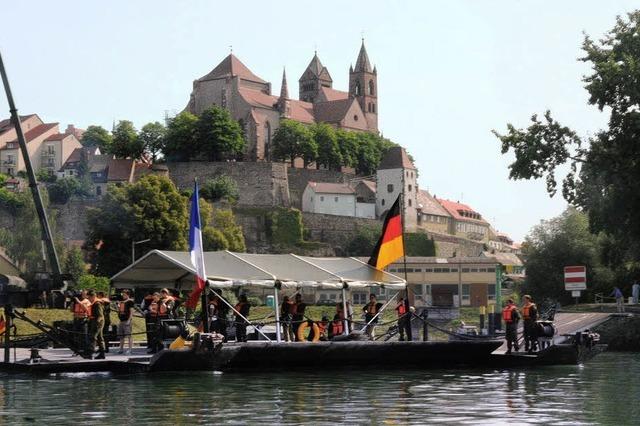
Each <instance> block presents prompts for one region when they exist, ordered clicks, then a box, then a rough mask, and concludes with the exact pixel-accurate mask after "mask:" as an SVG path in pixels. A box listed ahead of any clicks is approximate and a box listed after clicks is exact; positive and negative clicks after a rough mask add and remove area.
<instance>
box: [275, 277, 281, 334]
mask: <svg viewBox="0 0 640 426" xmlns="http://www.w3.org/2000/svg"><path fill="white" fill-rule="evenodd" d="M275 284H276V285H275V286H274V287H273V309H274V311H275V313H276V342H278V343H280V342H281V341H282V338H281V337H280V306H279V305H280V304H279V303H278V290H279V288H278V287H280V286H279V284H280V283H279V282H277V281H276V283H275Z"/></svg>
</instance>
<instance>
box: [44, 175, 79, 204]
mask: <svg viewBox="0 0 640 426" xmlns="http://www.w3.org/2000/svg"><path fill="white" fill-rule="evenodd" d="M85 189H86V188H84V187H83V185H82V184H81V182H80V181H79V180H78V179H76V178H74V177H71V176H69V177H63V178H60V179H58V180H56V181H55V182H53V183H51V184H49V185H47V191H48V192H49V200H50V201H51V202H52V203H54V204H66V203H67V202H68V201H69V199H70V198H71V197H72V196H74V195H79V196H82V195H86V194H85Z"/></svg>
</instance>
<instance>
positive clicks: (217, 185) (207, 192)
mask: <svg viewBox="0 0 640 426" xmlns="http://www.w3.org/2000/svg"><path fill="white" fill-rule="evenodd" d="M200 195H201V196H202V198H204V199H205V200H207V201H212V202H216V201H220V200H227V201H228V202H230V203H234V202H236V201H237V200H238V197H239V196H240V194H239V192H238V185H237V184H236V181H235V180H233V179H232V178H231V177H229V176H227V175H220V176H216V177H215V178H213V179H207V180H206V181H205V182H204V184H203V185H202V188H201V189H200Z"/></svg>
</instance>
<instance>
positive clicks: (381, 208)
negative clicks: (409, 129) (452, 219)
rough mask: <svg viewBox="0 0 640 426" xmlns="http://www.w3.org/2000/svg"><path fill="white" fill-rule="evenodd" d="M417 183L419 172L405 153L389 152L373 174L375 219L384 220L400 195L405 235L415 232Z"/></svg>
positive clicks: (391, 149)
mask: <svg viewBox="0 0 640 426" xmlns="http://www.w3.org/2000/svg"><path fill="white" fill-rule="evenodd" d="M417 181H418V171H417V169H416V168H415V166H414V165H413V162H412V161H411V159H410V158H409V156H408V155H407V152H406V151H405V149H404V148H402V147H400V146H394V147H392V148H390V149H389V150H388V151H387V153H386V154H385V155H384V157H382V161H381V162H380V165H379V166H378V170H377V173H376V215H377V216H378V217H380V218H382V217H384V216H385V215H386V213H387V211H388V210H389V209H390V208H391V206H392V205H393V203H394V202H395V201H396V199H397V198H398V196H399V195H400V193H401V192H402V193H403V197H402V207H401V208H402V210H403V212H402V213H403V215H404V225H405V231H407V232H414V231H415V230H416V228H417V224H418V214H417V213H418V211H417V205H418V203H417V193H418V184H417Z"/></svg>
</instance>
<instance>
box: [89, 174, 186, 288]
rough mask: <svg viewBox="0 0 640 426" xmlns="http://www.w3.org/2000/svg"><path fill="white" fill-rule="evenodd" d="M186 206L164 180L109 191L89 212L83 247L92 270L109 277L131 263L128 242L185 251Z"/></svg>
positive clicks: (147, 179) (150, 177) (152, 179)
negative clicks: (84, 245)
mask: <svg viewBox="0 0 640 426" xmlns="http://www.w3.org/2000/svg"><path fill="white" fill-rule="evenodd" d="M187 217H188V216H187V203H186V200H185V199H184V198H183V197H182V196H181V195H180V193H179V192H178V190H177V189H176V187H175V185H174V184H173V182H171V180H169V178H167V177H164V176H156V175H148V176H145V177H143V178H142V179H140V180H139V181H138V182H136V183H134V184H131V185H126V186H122V187H115V186H114V187H111V188H110V190H109V191H108V192H107V194H106V195H105V196H104V197H103V198H102V199H101V201H100V204H99V205H98V207H97V208H95V209H91V210H90V211H89V212H88V216H87V223H88V238H87V243H86V247H87V248H88V249H89V250H90V251H92V263H93V270H94V271H95V272H96V273H98V274H101V275H107V276H111V275H113V274H114V273H116V272H118V271H119V270H120V269H122V268H123V267H125V266H126V265H127V264H129V262H130V261H131V242H132V241H139V240H144V239H147V238H149V239H150V240H151V241H149V242H148V243H146V247H148V248H154V249H164V250H185V249H186V246H187V238H186V236H187V228H188V220H187Z"/></svg>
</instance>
